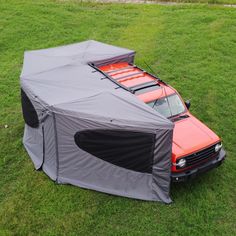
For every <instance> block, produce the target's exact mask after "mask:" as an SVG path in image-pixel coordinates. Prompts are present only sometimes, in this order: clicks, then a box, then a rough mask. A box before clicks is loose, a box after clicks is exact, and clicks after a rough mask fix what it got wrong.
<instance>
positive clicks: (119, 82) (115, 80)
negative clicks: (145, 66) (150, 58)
mask: <svg viewBox="0 0 236 236" xmlns="http://www.w3.org/2000/svg"><path fill="white" fill-rule="evenodd" d="M88 65H89V66H91V67H92V68H94V69H95V71H94V72H96V71H98V72H100V73H101V74H102V75H104V76H105V78H107V79H109V80H111V81H112V82H113V83H115V84H116V85H117V86H118V88H123V89H125V90H126V91H129V92H131V93H133V94H134V93H135V92H136V91H139V90H142V89H145V88H149V87H153V86H160V85H159V84H158V82H162V83H164V84H165V82H163V81H162V80H161V79H159V78H158V77H157V76H155V75H153V74H151V73H149V72H147V71H144V70H142V69H141V68H139V67H138V66H136V65H131V64H128V66H125V67H122V68H118V69H114V70H108V71H103V70H101V69H100V68H98V67H97V66H95V65H94V64H93V63H89V64H88ZM130 69H137V72H135V73H131V74H128V75H123V76H120V77H118V78H117V77H116V78H114V77H113V76H112V75H111V74H113V73H119V72H122V71H124V72H126V70H127V72H128V71H129V70H130ZM141 75H148V76H150V77H151V78H152V79H153V80H151V81H148V82H144V83H140V84H137V85H134V86H130V87H128V86H125V85H124V84H122V83H123V82H125V81H128V80H131V79H135V78H137V77H139V76H141ZM105 78H102V79H105Z"/></svg>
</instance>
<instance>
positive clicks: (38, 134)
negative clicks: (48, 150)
mask: <svg viewBox="0 0 236 236" xmlns="http://www.w3.org/2000/svg"><path fill="white" fill-rule="evenodd" d="M23 144H24V146H25V149H26V150H27V152H28V154H29V156H30V158H31V160H32V162H33V163H34V167H35V169H36V170H38V169H40V168H41V166H42V163H43V158H44V156H43V133H42V126H41V125H39V127H38V128H31V127H30V126H28V125H27V124H25V130H24V137H23Z"/></svg>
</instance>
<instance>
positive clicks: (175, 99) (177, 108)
mask: <svg viewBox="0 0 236 236" xmlns="http://www.w3.org/2000/svg"><path fill="white" fill-rule="evenodd" d="M168 103H169V104H168ZM147 104H148V105H149V106H150V107H152V108H153V109H155V110H156V111H158V112H159V113H161V114H162V115H163V116H165V117H166V118H170V117H172V116H176V115H179V114H181V113H183V112H184V111H185V107H184V105H183V103H182V101H181V99H180V98H179V96H178V95H177V94H176V93H175V94H172V95H170V96H168V99H167V98H166V97H163V98H160V99H157V100H154V101H152V102H149V103H147Z"/></svg>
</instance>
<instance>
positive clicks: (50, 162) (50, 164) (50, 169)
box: [42, 114, 57, 180]
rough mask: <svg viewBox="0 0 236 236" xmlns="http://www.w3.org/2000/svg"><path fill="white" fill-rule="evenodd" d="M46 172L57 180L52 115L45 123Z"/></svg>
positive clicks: (44, 166)
mask: <svg viewBox="0 0 236 236" xmlns="http://www.w3.org/2000/svg"><path fill="white" fill-rule="evenodd" d="M43 126H44V146H45V148H44V150H45V153H44V162H43V166H42V168H43V170H44V172H45V173H46V174H47V175H48V176H49V177H50V178H51V179H53V180H56V179H57V156H56V143H55V133H54V120H53V117H52V114H51V115H49V116H48V117H47V119H45V121H44V123H43Z"/></svg>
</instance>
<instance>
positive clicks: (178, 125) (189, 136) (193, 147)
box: [172, 114, 220, 157]
mask: <svg viewBox="0 0 236 236" xmlns="http://www.w3.org/2000/svg"><path fill="white" fill-rule="evenodd" d="M188 116H189V117H188V118H184V119H182V120H179V121H177V122H175V128H174V134H173V146H172V152H173V154H175V156H176V157H179V156H184V155H188V154H190V153H193V152H196V151H198V150H201V149H204V148H205V147H207V146H210V145H212V144H214V143H216V142H218V141H219V140H220V139H219V137H218V136H217V135H216V134H215V133H214V132H213V131H212V130H210V129H209V128H208V127H207V126H206V125H204V124H203V123H202V122H201V121H199V120H198V119H196V118H195V117H194V116H193V115H191V114H188Z"/></svg>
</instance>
